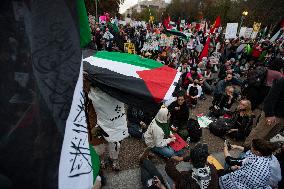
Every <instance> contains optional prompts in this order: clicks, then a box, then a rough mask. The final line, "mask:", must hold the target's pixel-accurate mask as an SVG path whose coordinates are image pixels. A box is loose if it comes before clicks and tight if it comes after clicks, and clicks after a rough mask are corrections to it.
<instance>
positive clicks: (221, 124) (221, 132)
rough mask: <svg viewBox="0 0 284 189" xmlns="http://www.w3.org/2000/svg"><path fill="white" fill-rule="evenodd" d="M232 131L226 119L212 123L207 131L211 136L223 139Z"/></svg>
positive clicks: (228, 120)
mask: <svg viewBox="0 0 284 189" xmlns="http://www.w3.org/2000/svg"><path fill="white" fill-rule="evenodd" d="M230 129H232V124H231V122H230V119H226V118H219V119H217V120H216V121H213V122H212V123H210V124H209V130H210V132H211V133H212V134H214V135H215V136H218V137H221V138H222V137H224V136H225V135H226V133H227V131H229V130H230Z"/></svg>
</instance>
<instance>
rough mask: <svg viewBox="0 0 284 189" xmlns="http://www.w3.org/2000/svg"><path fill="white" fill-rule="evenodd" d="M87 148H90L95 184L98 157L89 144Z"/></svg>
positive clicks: (98, 166)
mask: <svg viewBox="0 0 284 189" xmlns="http://www.w3.org/2000/svg"><path fill="white" fill-rule="evenodd" d="M89 147H90V154H91V162H92V168H93V183H95V181H96V178H97V176H98V174H99V171H100V157H99V155H98V154H97V152H96V151H95V149H94V147H93V146H92V145H91V144H90V145H89Z"/></svg>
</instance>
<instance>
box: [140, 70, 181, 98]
mask: <svg viewBox="0 0 284 189" xmlns="http://www.w3.org/2000/svg"><path fill="white" fill-rule="evenodd" d="M137 74H138V75H139V77H140V78H142V79H143V80H144V82H145V84H146V86H147V88H148V90H149V91H150V93H151V94H152V96H153V98H154V100H155V102H157V103H160V102H161V101H162V100H163V99H164V97H165V95H166V93H167V92H168V90H169V88H170V87H171V85H172V83H173V81H174V79H175V77H176V74H177V71H176V70H175V69H173V68H170V67H168V66H162V67H159V68H155V69H151V70H144V71H137Z"/></svg>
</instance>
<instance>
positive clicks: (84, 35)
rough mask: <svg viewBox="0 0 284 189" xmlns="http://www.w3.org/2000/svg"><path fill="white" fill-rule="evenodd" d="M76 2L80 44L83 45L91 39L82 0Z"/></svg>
mask: <svg viewBox="0 0 284 189" xmlns="http://www.w3.org/2000/svg"><path fill="white" fill-rule="evenodd" d="M76 3H77V12H78V18H79V26H80V45H81V47H85V46H86V45H88V44H89V43H90V42H91V40H92V35H91V29H90V25H89V20H88V15H87V11H86V7H85V2H84V0H77V2H76Z"/></svg>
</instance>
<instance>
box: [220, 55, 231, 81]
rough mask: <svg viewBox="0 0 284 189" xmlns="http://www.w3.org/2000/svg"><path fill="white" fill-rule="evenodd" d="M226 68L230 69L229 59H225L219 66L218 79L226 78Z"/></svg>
mask: <svg viewBox="0 0 284 189" xmlns="http://www.w3.org/2000/svg"><path fill="white" fill-rule="evenodd" d="M228 69H231V61H229V60H228V61H226V62H225V63H224V64H222V65H221V66H220V69H219V74H218V78H219V79H220V80H222V79H224V78H226V71H227V70H228Z"/></svg>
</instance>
